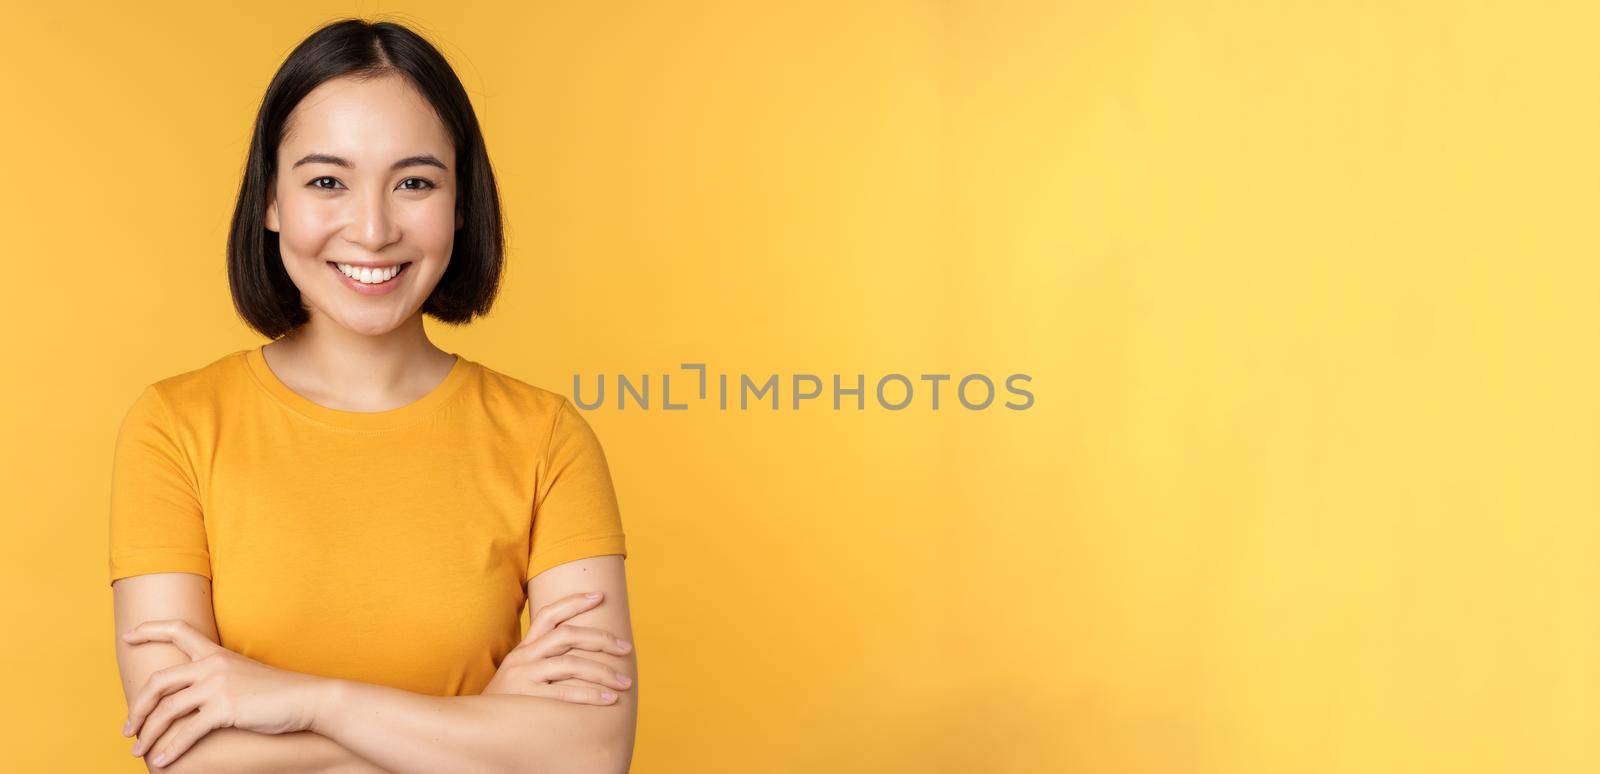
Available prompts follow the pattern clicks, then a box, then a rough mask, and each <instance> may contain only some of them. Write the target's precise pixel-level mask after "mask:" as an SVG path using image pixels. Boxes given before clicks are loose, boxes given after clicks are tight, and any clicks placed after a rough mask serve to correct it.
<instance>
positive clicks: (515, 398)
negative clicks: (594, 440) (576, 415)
mask: <svg viewBox="0 0 1600 774" xmlns="http://www.w3.org/2000/svg"><path fill="white" fill-rule="evenodd" d="M475 365H476V366H477V370H478V373H479V375H480V377H481V378H479V379H478V383H479V389H480V390H482V391H483V393H484V397H485V398H486V400H487V401H488V402H490V403H492V404H497V405H499V406H501V407H503V408H507V409H511V410H517V411H522V412H527V413H531V414H538V415H545V416H552V417H553V416H555V414H556V413H558V412H560V411H561V410H562V408H563V405H562V404H563V403H566V402H567V397H566V396H565V395H562V394H561V393H559V392H556V391H555V390H552V389H548V388H546V387H542V386H540V385H538V384H535V383H533V382H531V381H528V380H525V379H520V378H518V377H515V376H512V375H511V374H508V373H506V372H504V371H500V370H496V369H494V368H490V367H489V366H487V365H485V364H483V363H481V362H477V363H475Z"/></svg>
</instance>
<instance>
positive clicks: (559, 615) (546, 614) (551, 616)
mask: <svg viewBox="0 0 1600 774" xmlns="http://www.w3.org/2000/svg"><path fill="white" fill-rule="evenodd" d="M603 597H604V594H603V593H602V592H599V591H591V592H588V593H585V594H569V595H567V596H565V597H562V598H560V599H558V600H556V601H554V602H551V603H550V604H548V605H545V606H544V607H541V608H539V609H538V610H536V611H534V613H533V618H532V620H530V621H529V622H528V633H527V635H525V636H524V637H523V641H525V642H526V641H529V640H535V639H538V638H540V637H543V636H544V635H545V634H547V633H549V632H550V631H551V630H552V629H554V628H556V626H557V625H559V624H560V623H561V622H562V621H565V620H567V619H568V618H571V617H573V616H575V615H577V614H579V613H581V612H583V611H585V610H588V609H589V608H591V607H594V606H595V605H598V604H600V600H601V599H602V598H603Z"/></svg>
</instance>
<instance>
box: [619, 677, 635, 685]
mask: <svg viewBox="0 0 1600 774" xmlns="http://www.w3.org/2000/svg"><path fill="white" fill-rule="evenodd" d="M617 683H618V684H620V685H621V686H622V687H623V688H627V687H628V686H630V685H633V678H631V677H629V676H627V675H618V676H617Z"/></svg>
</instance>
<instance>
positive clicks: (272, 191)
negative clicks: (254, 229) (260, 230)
mask: <svg viewBox="0 0 1600 774" xmlns="http://www.w3.org/2000/svg"><path fill="white" fill-rule="evenodd" d="M261 225H263V226H266V228H267V230H268V231H271V232H273V233H277V232H278V228H279V227H278V196H277V186H276V185H274V183H271V182H269V183H267V214H266V217H264V218H263V219H262V224H261Z"/></svg>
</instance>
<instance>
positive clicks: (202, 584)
mask: <svg viewBox="0 0 1600 774" xmlns="http://www.w3.org/2000/svg"><path fill="white" fill-rule="evenodd" d="M331 157H336V158H338V159H342V160H343V163H338V162H335V161H333V160H331ZM419 159H422V160H431V161H419ZM397 164H400V166H396V165H397ZM277 169H278V179H277V180H275V181H274V184H273V188H272V197H271V203H270V205H269V207H268V211H267V213H266V216H265V218H264V222H263V225H264V226H265V227H266V228H268V229H270V230H272V231H275V232H277V233H278V235H279V245H280V250H281V253H282V255H283V262H284V268H285V269H286V270H287V272H288V274H289V276H290V277H291V279H293V281H294V283H295V285H296V286H297V287H298V288H299V289H300V291H301V295H302V297H303V298H304V300H305V303H306V305H307V307H308V309H309V310H310V322H309V323H308V324H307V325H305V326H304V327H303V328H301V329H299V330H297V331H295V332H294V333H292V334H290V335H288V336H285V337H283V338H281V339H279V340H277V341H275V342H272V343H271V344H268V345H267V346H266V347H264V348H263V353H264V355H265V357H266V360H267V363H268V365H269V367H271V369H272V370H273V372H274V373H275V374H277V375H278V377H279V378H280V379H281V380H282V381H283V382H284V383H285V384H286V385H288V386H289V387H290V388H291V389H293V390H294V391H295V392H297V393H299V394H301V395H303V396H305V397H306V398H308V399H310V400H312V401H313V402H316V403H319V404H321V405H324V406H327V407H329V408H335V409H340V410H345V411H361V412H372V411H386V410H390V409H394V408H398V407H400V406H405V405H408V404H410V403H412V402H414V401H416V400H418V399H419V398H421V397H423V396H424V395H426V394H428V393H429V392H431V391H432V390H433V389H434V388H435V387H437V386H438V385H439V384H440V382H442V381H443V380H444V378H445V376H446V375H447V374H448V373H449V372H450V369H451V368H452V367H453V365H454V362H455V361H454V357H453V356H451V355H450V354H449V353H447V352H445V351H444V350H442V349H440V348H439V347H437V346H435V345H434V344H433V343H432V342H431V341H429V340H428V337H427V335H426V331H425V330H424V327H423V318H422V314H421V312H420V308H421V306H422V303H423V301H424V300H425V299H426V298H427V297H428V295H429V293H431V292H432V290H433V288H434V287H435V286H436V285H437V283H438V281H439V278H440V277H441V276H442V275H443V274H444V270H445V268H446V266H447V265H448V262H449V260H450V252H451V247H452V245H453V240H454V236H455V231H456V229H459V228H460V227H461V223H462V219H461V215H460V213H459V211H458V209H457V206H456V187H455V186H456V183H455V153H454V148H453V145H452V143H451V140H450V137H449V135H448V133H447V132H446V131H445V128H444V126H443V125H442V124H441V123H440V122H439V120H438V118H437V116H436V115H435V114H434V113H433V112H432V109H431V107H430V106H429V105H428V104H427V103H426V101H425V100H424V99H423V97H422V96H421V95H420V94H419V93H417V92H416V91H415V90H414V89H413V88H412V87H411V86H410V85H409V84H408V83H406V82H405V81H404V80H402V79H400V78H398V77H383V78H379V79H375V80H368V81H364V82H363V81H358V80H354V79H346V78H340V79H335V80H331V81H328V82H326V83H324V84H322V85H321V86H319V87H318V88H317V89H315V90H313V91H312V92H311V93H310V94H308V95H307V96H306V98H305V99H304V100H302V102H301V103H300V104H299V105H298V106H296V108H295V110H294V112H293V114H292V115H291V116H290V119H289V123H288V125H287V126H286V132H285V137H284V141H283V143H282V144H281V145H280V147H279V149H278V158H277ZM329 262H336V263H345V264H359V265H365V266H368V267H382V266H393V265H397V264H400V263H406V264H408V265H407V266H406V267H405V268H404V270H403V271H402V272H401V273H400V274H399V275H397V276H395V277H394V278H393V279H390V280H388V282H392V283H395V284H394V285H393V286H392V287H390V288H389V289H388V290H387V292H384V293H382V294H369V293H362V292H360V291H358V290H355V289H352V288H351V287H349V286H348V285H347V284H346V283H347V279H346V277H345V275H344V274H343V273H342V272H340V271H338V270H337V269H335V268H334V267H333V266H330V265H329ZM112 589H113V597H114V604H115V609H116V631H117V634H118V639H117V657H118V663H119V665H120V667H121V671H122V676H123V689H124V692H125V695H126V696H127V698H128V703H129V722H128V725H127V727H126V730H125V735H129V734H137V735H138V737H139V741H138V745H137V746H136V748H135V750H134V754H136V755H142V756H144V758H145V761H146V765H147V766H150V767H151V768H152V770H156V769H160V770H166V771H190V770H193V771H218V770H228V771H283V770H296V771H326V772H333V771H338V772H374V771H377V772H382V771H390V772H434V771H468V770H470V771H534V770H537V771H626V770H627V768H628V765H629V762H630V761H631V758H632V754H633V740H634V730H635V726H636V720H637V713H638V691H637V684H636V682H634V681H633V679H632V678H633V677H634V675H636V674H637V659H636V657H635V652H634V649H633V648H632V646H631V640H632V638H633V634H632V629H631V622H630V615H629V610H628V597H627V582H626V578H625V575H624V571H623V560H622V557H621V556H614V555H613V556H596V557H590V558H587V559H580V560H577V561H572V562H567V563H565V564H562V565H558V566H556V567H553V568H551V569H549V570H547V571H545V572H543V573H540V575H538V576H537V577H535V578H533V579H532V580H530V581H529V582H528V586H527V592H528V599H529V604H530V610H532V611H534V621H533V626H532V628H530V630H529V632H528V636H527V637H526V638H525V639H524V640H523V642H522V643H521V644H519V645H518V646H517V648H516V649H514V650H513V651H512V653H511V654H510V655H508V656H507V657H506V658H505V659H504V661H503V662H502V663H501V665H500V668H499V671H497V672H496V674H495V676H494V678H493V679H492V680H491V681H490V683H489V685H488V687H486V688H485V690H484V692H483V694H481V695H477V696H452V697H438V696H426V695H422V694H416V693H411V692H408V691H402V690H397V689H393V688H389V687H387V686H378V685H371V684H366V683H360V682H355V681H349V680H337V679H329V678H324V677H318V676H313V675H307V674H301V673H297V672H291V671H287V670H282V669H277V668H273V667H270V666H267V665H265V664H261V663H260V662H257V661H255V660H253V659H250V658H247V657H245V656H243V655H240V654H238V653H234V652H232V651H229V650H227V649H226V648H223V647H222V646H221V645H220V644H218V643H219V638H218V636H217V629H216V621H215V619H214V616H213V613H212V608H211V603H210V592H211V587H210V581H209V580H208V579H207V578H205V577H204V576H201V575H194V574H191V573H153V574H147V575H141V576H134V577H129V578H122V579H119V580H118V581H116V582H115V583H114V584H112ZM587 592H599V593H600V594H601V596H600V598H598V599H592V598H589V597H587V596H585V594H586V593H587ZM580 651H581V652H582V655H579V652H580ZM158 757H160V758H161V762H157V758H158Z"/></svg>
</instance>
